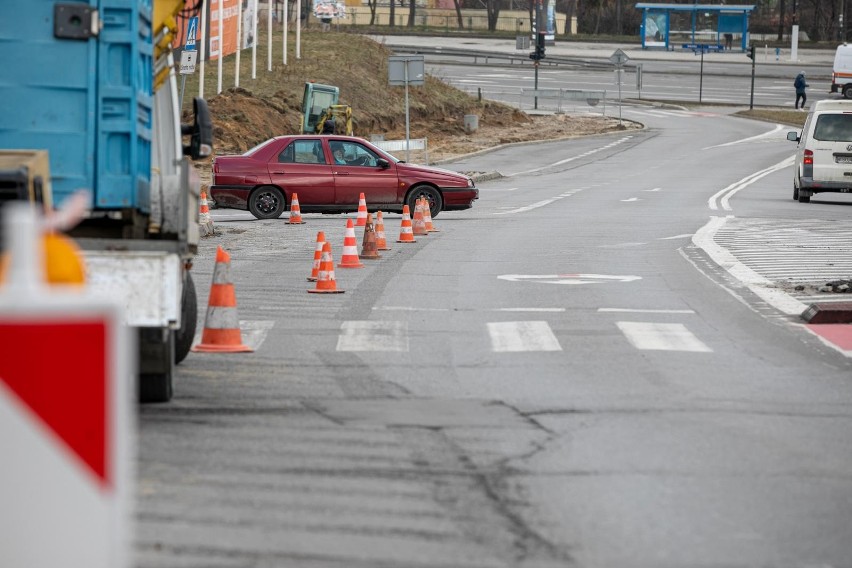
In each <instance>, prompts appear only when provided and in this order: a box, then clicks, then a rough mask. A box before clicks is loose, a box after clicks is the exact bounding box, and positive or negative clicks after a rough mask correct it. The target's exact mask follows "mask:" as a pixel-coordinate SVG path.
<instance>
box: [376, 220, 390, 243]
mask: <svg viewBox="0 0 852 568" xmlns="http://www.w3.org/2000/svg"><path fill="white" fill-rule="evenodd" d="M376 248H377V249H378V250H390V247H389V246H388V241H387V238H386V237H385V220H384V219H382V211H381V210H379V211H378V212H376Z"/></svg>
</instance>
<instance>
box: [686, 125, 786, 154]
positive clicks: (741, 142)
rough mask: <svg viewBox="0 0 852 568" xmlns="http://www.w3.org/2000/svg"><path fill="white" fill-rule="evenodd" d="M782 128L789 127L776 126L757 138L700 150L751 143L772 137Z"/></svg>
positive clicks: (753, 137)
mask: <svg viewBox="0 0 852 568" xmlns="http://www.w3.org/2000/svg"><path fill="white" fill-rule="evenodd" d="M783 128H790V127H785V126H782V125H780V124H776V125H775V128H773V129H772V130H770V131H769V132H764V133H763V134H758V135H757V136H751V137H749V138H743V139H741V140H734V141H733V142H726V143H725V144H716V145H715V146H707V147H706V148H702V150H709V149H711V148H724V147H725V146H734V145H736V144H744V143H746V142H751V141H752V140H760V139H761V138H767V137H770V136H772V135H773V134H775V133H776V132H778V131H779V130H781V129H783Z"/></svg>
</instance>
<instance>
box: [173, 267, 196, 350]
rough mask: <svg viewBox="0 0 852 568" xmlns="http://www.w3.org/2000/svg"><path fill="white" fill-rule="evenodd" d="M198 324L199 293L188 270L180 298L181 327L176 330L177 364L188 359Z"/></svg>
mask: <svg viewBox="0 0 852 568" xmlns="http://www.w3.org/2000/svg"><path fill="white" fill-rule="evenodd" d="M197 325H198V294H197V293H196V291H195V282H194V281H193V280H192V274H190V273H189V271H187V273H186V278H185V279H184V281H183V295H182V296H181V300H180V329H178V330H176V331H175V365H177V364H178V363H180V362H181V361H183V360H184V359H186V356H187V355H188V354H189V349H190V347H192V342H193V340H194V339H195V328H196V327H197Z"/></svg>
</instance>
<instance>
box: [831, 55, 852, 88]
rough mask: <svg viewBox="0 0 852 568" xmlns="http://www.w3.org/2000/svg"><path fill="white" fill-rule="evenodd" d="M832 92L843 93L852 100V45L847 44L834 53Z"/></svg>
mask: <svg viewBox="0 0 852 568" xmlns="http://www.w3.org/2000/svg"><path fill="white" fill-rule="evenodd" d="M831 92H832V93H837V92H840V93H843V96H844V97H846V98H847V99H852V45H846V44H845V43H844V44H843V45H841V46H838V47H837V51H836V52H835V53H834V69H832V72H831Z"/></svg>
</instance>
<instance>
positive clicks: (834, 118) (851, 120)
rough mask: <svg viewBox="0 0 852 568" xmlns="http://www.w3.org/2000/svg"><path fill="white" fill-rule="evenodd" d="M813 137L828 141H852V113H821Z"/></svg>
mask: <svg viewBox="0 0 852 568" xmlns="http://www.w3.org/2000/svg"><path fill="white" fill-rule="evenodd" d="M813 137H814V139H815V140H823V141H826V142H849V141H852V114H821V115H819V116H818V117H817V123H816V126H815V127H814V136H813Z"/></svg>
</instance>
